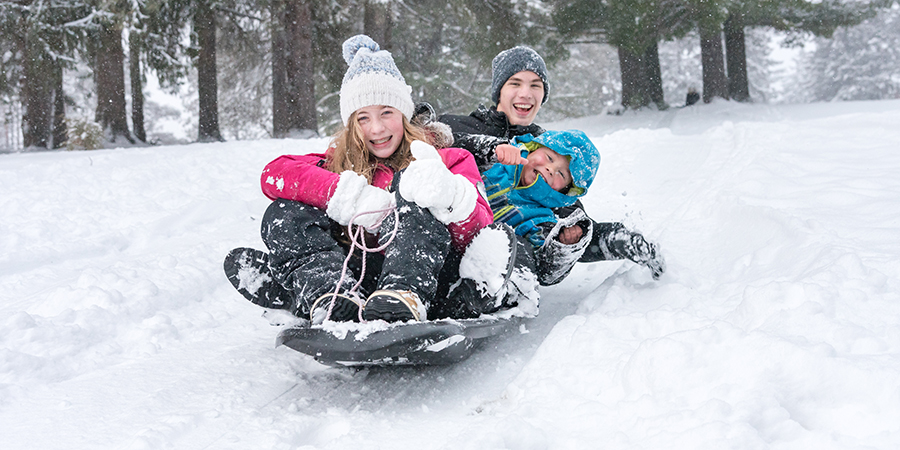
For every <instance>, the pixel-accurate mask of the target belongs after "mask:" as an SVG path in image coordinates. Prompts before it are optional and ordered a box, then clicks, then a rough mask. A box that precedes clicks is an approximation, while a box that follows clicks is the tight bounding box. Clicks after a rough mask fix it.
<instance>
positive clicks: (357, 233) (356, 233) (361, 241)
mask: <svg viewBox="0 0 900 450" xmlns="http://www.w3.org/2000/svg"><path fill="white" fill-rule="evenodd" d="M386 212H393V213H394V229H393V230H391V231H390V237H389V238H388V240H387V242H385V243H384V244H382V245H380V246H378V247H375V248H369V247H368V246H366V239H365V229H364V228H363V227H361V226H358V225H357V226H356V228H354V227H353V222H354V221H355V220H356V219H357V218H358V217H360V216H363V215H366V214H383V213H386ZM399 224H400V213H399V212H398V211H397V208H396V207H391V208H386V209H379V210H375V211H365V212H361V213H357V214H356V215H354V216H353V217H351V218H350V222H349V223H348V224H347V230H348V231H349V233H348V234H349V237H350V251H348V252H347V257H346V258H344V266H343V268H342V269H341V278H340V279H339V280H338V282H337V284H336V285H335V287H334V293H333V295H332V296H331V303H330V304H329V305H328V311H327V312H326V313H325V320H328V319H329V318H331V312H332V311H333V310H334V305H335V303H337V295H338V294H339V293H340V292H341V285H342V284H344V280H345V279H347V269H348V268H349V264H350V258H352V257H353V250H354V249H356V248H358V249H360V256H361V257H362V268H361V269H360V274H359V280H357V281H356V284H354V285H353V287H352V288H350V290H349V291H347V294H348V296H349V295H350V294H356V295H359V294H358V293H357V290H358V289H359V287H360V285H362V281H363V278H365V275H366V253H375V252H380V251H382V250H384V249H386V248H387V247H388V245H391V242H394V237H395V236H397V229H398V227H399ZM359 321H360V322H362V321H363V318H362V305H360V308H359Z"/></svg>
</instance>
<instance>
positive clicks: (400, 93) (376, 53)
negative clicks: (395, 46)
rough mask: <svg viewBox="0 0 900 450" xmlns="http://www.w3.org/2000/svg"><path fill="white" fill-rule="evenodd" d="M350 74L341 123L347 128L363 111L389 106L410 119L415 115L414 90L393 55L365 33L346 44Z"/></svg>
mask: <svg viewBox="0 0 900 450" xmlns="http://www.w3.org/2000/svg"><path fill="white" fill-rule="evenodd" d="M343 55H344V61H347V65H348V66H350V67H348V68H347V73H345V74H344V81H343V83H342V84H341V120H343V122H344V125H347V121H348V120H349V119H350V115H351V114H353V113H354V112H355V111H356V110H358V109H360V108H365V107H366V106H373V105H385V106H391V107H394V108H397V109H398V110H399V111H400V113H402V114H403V115H404V116H406V118H407V119H410V118H411V117H412V114H413V107H414V105H413V101H412V95H411V93H412V88H411V87H410V86H408V85H407V84H406V80H405V79H404V78H403V75H401V74H400V70H398V69H397V65H396V64H394V58H393V57H391V54H390V52H388V51H386V50H381V47H379V46H378V44H377V43H376V42H375V41H373V40H372V38H370V37H369V36H366V35H364V34H360V35H356V36H353V37H352V38H350V39H347V40H346V41H344V46H343Z"/></svg>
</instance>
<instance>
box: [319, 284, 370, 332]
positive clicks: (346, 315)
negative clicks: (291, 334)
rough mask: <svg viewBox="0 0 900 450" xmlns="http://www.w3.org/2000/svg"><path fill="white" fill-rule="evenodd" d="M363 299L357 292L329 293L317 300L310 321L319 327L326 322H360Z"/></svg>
mask: <svg viewBox="0 0 900 450" xmlns="http://www.w3.org/2000/svg"><path fill="white" fill-rule="evenodd" d="M362 303H363V301H362V299H360V298H359V296H358V295H357V294H356V293H355V292H350V293H347V294H335V293H333V292H329V293H327V294H324V295H322V296H321V297H319V298H317V299H316V301H314V302H313V304H312V307H311V308H310V313H309V321H310V322H311V323H312V324H313V325H319V324H321V323H322V322H324V321H326V320H331V321H334V322H358V321H359V310H360V307H361V306H362Z"/></svg>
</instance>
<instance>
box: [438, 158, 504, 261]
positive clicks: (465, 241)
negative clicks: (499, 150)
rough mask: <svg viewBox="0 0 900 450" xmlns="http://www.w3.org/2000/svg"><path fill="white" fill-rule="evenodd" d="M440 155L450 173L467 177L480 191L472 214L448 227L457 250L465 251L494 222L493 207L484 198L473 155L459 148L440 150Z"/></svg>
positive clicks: (479, 175)
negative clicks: (481, 231) (479, 233)
mask: <svg viewBox="0 0 900 450" xmlns="http://www.w3.org/2000/svg"><path fill="white" fill-rule="evenodd" d="M438 153H440V154H441V159H443V161H444V165H446V166H447V168H448V169H450V172H453V173H455V174H459V175H462V176H464V177H466V178H467V179H468V180H469V181H471V182H472V184H473V185H475V188H476V189H477V190H478V201H477V202H476V203H475V209H474V210H473V211H472V214H469V217H468V218H466V219H465V220H462V221H459V222H453V223H451V224H450V225H447V229H448V230H450V236H451V238H452V240H453V245H454V246H455V247H456V248H457V249H464V248H465V247H466V246H467V245H469V242H472V239H473V238H474V237H475V235H476V234H477V233H478V232H479V231H480V230H481V229H482V228H484V227H486V226H488V225H490V224H491V223H493V222H494V213H493V212H491V207H490V205H489V204H488V202H487V199H486V198H484V195H483V194H484V187H483V185H482V181H481V174H480V173H479V172H478V166H476V165H475V158H474V157H473V156H472V154H471V153H469V152H467V151H465V150H463V149H459V148H443V149H440V150H438Z"/></svg>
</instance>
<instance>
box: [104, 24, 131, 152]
mask: <svg viewBox="0 0 900 450" xmlns="http://www.w3.org/2000/svg"><path fill="white" fill-rule="evenodd" d="M94 80H95V84H96V89H97V112H96V116H95V119H94V120H95V121H96V122H97V123H99V124H100V126H102V127H103V130H104V132H105V133H106V135H107V137H108V139H109V141H110V142H116V138H117V137H119V136H121V137H123V138H125V139H126V140H127V141H128V142H131V143H134V139H132V138H131V133H130V132H129V131H128V117H127V114H126V112H125V53H124V51H123V50H122V28H121V26H120V25H115V24H103V25H101V28H100V47H99V48H98V49H97V59H96V62H95V65H94Z"/></svg>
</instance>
